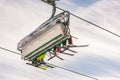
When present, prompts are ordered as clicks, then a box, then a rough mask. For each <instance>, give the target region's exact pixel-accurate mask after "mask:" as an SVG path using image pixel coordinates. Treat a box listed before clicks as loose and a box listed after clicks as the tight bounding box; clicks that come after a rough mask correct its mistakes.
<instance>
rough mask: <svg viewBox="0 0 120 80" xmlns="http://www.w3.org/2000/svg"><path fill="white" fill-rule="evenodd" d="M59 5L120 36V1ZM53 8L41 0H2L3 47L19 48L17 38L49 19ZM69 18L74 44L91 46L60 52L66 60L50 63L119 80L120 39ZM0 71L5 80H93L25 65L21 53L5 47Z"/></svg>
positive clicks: (70, 0)
mask: <svg viewBox="0 0 120 80" xmlns="http://www.w3.org/2000/svg"><path fill="white" fill-rule="evenodd" d="M57 5H58V6H60V7H62V8H64V9H67V10H70V11H71V12H73V13H75V14H77V15H78V16H80V17H82V18H85V19H87V20H89V21H92V22H94V23H96V24H98V25H100V26H102V27H104V28H106V29H109V30H111V31H113V32H115V33H117V34H119V35H120V31H119V30H120V27H119V26H120V24H119V20H120V16H119V14H120V1H119V0H111V1H110V0H60V1H58V2H57ZM51 9H52V7H50V6H48V5H46V4H44V3H42V2H41V1H39V0H34V1H33V0H16V1H15V0H1V1H0V12H1V13H0V28H1V29H0V46H3V47H6V48H9V49H11V50H14V51H17V50H16V46H17V43H18V41H19V40H20V39H22V38H23V37H24V36H26V35H27V34H29V33H30V32H32V31H33V30H34V29H36V28H37V26H39V25H40V24H42V23H43V22H44V21H45V20H47V19H48V17H49V16H50V14H51V13H50V12H51ZM48 13H49V14H48ZM70 19H71V23H70V28H71V31H72V35H73V36H76V37H78V38H79V39H78V40H74V43H75V44H89V47H86V48H77V49H75V50H76V51H78V53H77V54H75V56H74V57H68V56H66V55H61V57H63V58H65V60H64V61H60V60H58V59H57V58H55V59H53V60H51V61H50V62H51V63H53V64H56V65H60V66H63V67H66V68H69V69H72V70H75V71H78V72H82V73H85V74H88V75H90V76H93V77H96V78H98V79H100V80H119V79H120V55H119V54H120V51H119V44H120V38H118V37H116V36H113V35H111V34H109V33H107V32H105V31H102V30H100V29H98V28H96V27H94V26H92V25H90V24H88V23H86V22H84V21H81V20H79V19H77V18H75V17H73V16H71V18H70ZM0 71H1V73H0V78H1V79H2V80H10V79H11V80H16V79H17V80H18V79H19V80H21V79H22V80H33V79H35V80H39V79H40V78H41V79H43V80H48V79H49V80H55V79H57V80H73V79H74V80H80V79H82V80H91V79H88V78H85V77H82V76H79V75H76V74H73V73H70V72H67V71H64V70H61V69H57V68H55V69H50V70H47V71H42V70H40V69H36V68H34V67H31V66H28V65H26V64H25V62H24V61H23V60H21V58H20V56H19V55H14V54H11V53H9V52H6V51H3V50H0ZM24 72H25V73H24ZM65 73H66V74H65ZM54 74H56V75H54ZM46 75H47V77H46ZM70 75H72V76H70ZM51 76H54V77H51Z"/></svg>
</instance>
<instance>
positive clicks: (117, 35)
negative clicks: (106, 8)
mask: <svg viewBox="0 0 120 80" xmlns="http://www.w3.org/2000/svg"><path fill="white" fill-rule="evenodd" d="M43 2H45V1H43ZM45 3H47V2H45ZM47 4H48V3H47ZM49 5H51V4H49ZM56 8H57V9H59V10H62V11H66V10H64V9H62V8H60V7H58V6H56ZM70 14H71V15H72V16H74V17H76V18H78V19H80V20H83V21H85V22H87V23H89V24H91V25H94V26H95V27H97V28H99V29H102V30H104V31H107V32H108V33H111V34H113V35H114V36H116V37H119V38H120V35H119V34H116V33H114V32H112V31H110V30H108V29H105V28H103V27H101V26H99V25H97V24H95V23H93V22H90V21H88V20H86V19H83V18H81V17H79V16H77V15H75V14H73V13H71V12H70Z"/></svg>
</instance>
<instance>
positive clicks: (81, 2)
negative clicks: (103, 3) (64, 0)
mask: <svg viewBox="0 0 120 80" xmlns="http://www.w3.org/2000/svg"><path fill="white" fill-rule="evenodd" d="M71 1H72V2H73V3H75V4H76V5H78V6H82V7H88V6H90V5H92V4H94V3H96V2H97V1H99V0H74V1H73V0H71Z"/></svg>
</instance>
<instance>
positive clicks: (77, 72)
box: [0, 47, 98, 80]
mask: <svg viewBox="0 0 120 80" xmlns="http://www.w3.org/2000/svg"><path fill="white" fill-rule="evenodd" d="M0 49H2V50H5V51H8V52H11V53H14V54H18V55H21V54H20V53H18V52H15V51H12V50H9V49H7V48H3V47H0ZM48 64H50V65H53V66H55V67H57V68H60V69H63V70H66V71H69V72H72V73H75V74H78V75H82V76H85V77H88V78H91V79H94V80H98V79H96V78H94V77H91V76H88V75H85V74H82V73H79V72H76V71H73V70H70V69H66V68H64V67H61V66H57V65H54V64H51V63H48Z"/></svg>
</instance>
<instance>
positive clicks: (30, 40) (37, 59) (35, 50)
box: [17, 6, 88, 66]
mask: <svg viewBox="0 0 120 80" xmlns="http://www.w3.org/2000/svg"><path fill="white" fill-rule="evenodd" d="M55 12H56V9H55V6H54V9H53V12H52V16H51V17H50V19H48V20H47V21H46V22H44V23H43V24H42V25H40V26H39V27H38V28H37V29H35V30H34V31H33V32H32V33H30V34H29V35H27V36H26V37H25V38H23V39H22V40H20V42H19V43H18V45H17V49H18V50H19V51H21V54H22V59H24V60H27V61H32V64H34V63H37V64H39V65H41V64H44V65H45V64H46V63H45V62H44V58H45V55H46V54H47V53H49V54H50V58H49V59H48V60H51V59H52V58H54V57H57V58H59V59H61V60H64V59H63V58H61V57H59V56H58V55H57V54H58V53H62V54H66V55H70V56H73V55H74V54H69V53H65V51H66V50H69V51H72V52H74V53H76V51H74V50H71V49H70V48H72V47H86V46H88V45H82V46H76V45H73V42H72V36H71V35H70V29H69V18H70V13H69V12H68V11H64V12H62V13H60V14H58V15H56V16H54V14H55ZM35 66H36V65H35ZM47 66H49V65H47Z"/></svg>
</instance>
